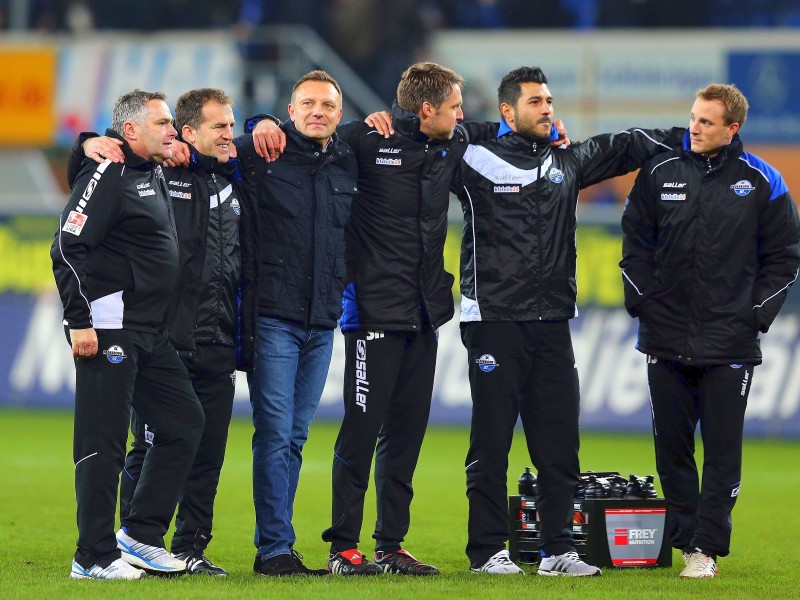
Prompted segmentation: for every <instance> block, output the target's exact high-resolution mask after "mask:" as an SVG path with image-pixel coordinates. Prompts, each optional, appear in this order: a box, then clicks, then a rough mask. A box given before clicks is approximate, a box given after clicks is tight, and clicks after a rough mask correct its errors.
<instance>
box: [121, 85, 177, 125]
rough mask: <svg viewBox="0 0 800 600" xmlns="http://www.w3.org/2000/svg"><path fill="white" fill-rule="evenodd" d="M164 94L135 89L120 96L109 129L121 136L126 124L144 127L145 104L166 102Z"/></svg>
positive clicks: (145, 116)
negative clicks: (152, 101) (156, 101)
mask: <svg viewBox="0 0 800 600" xmlns="http://www.w3.org/2000/svg"><path fill="white" fill-rule="evenodd" d="M166 99H167V96H166V94H164V92H144V91H142V90H139V89H136V90H133V91H131V92H128V93H127V94H122V96H120V97H119V98H118V99H117V101H116V103H115V104H114V110H113V111H112V112H111V129H113V130H114V131H116V132H117V133H118V134H120V135H122V129H123V126H124V125H125V123H126V122H128V121H130V122H132V123H136V124H137V125H144V120H145V118H147V103H148V102H150V101H151V100H166Z"/></svg>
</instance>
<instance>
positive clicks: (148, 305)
mask: <svg viewBox="0 0 800 600" xmlns="http://www.w3.org/2000/svg"><path fill="white" fill-rule="evenodd" d="M106 135H109V136H111V137H115V138H117V139H122V138H120V136H119V135H117V134H116V133H115V132H113V131H111V130H109V131H107V132H106ZM122 150H123V152H124V153H125V164H118V163H112V162H110V161H106V162H104V163H103V164H97V163H95V162H94V161H91V162H88V161H87V162H86V163H85V164H84V166H83V168H82V169H81V171H80V174H79V175H78V177H77V180H76V181H75V186H74V189H73V191H72V195H71V196H70V199H69V201H68V202H67V205H66V207H65V208H64V212H63V213H62V215H61V220H60V225H59V229H58V231H57V232H56V236H55V240H54V242H53V246H52V248H51V250H50V256H51V258H52V260H53V274H54V275H55V279H56V285H57V286H58V291H59V294H60V295H61V301H62V303H63V305H64V324H65V325H66V326H68V327H69V328H70V329H86V328H89V327H93V328H95V329H119V328H122V329H130V330H133V331H141V332H146V333H158V332H159V331H161V330H162V329H163V327H164V318H165V315H166V311H167V307H168V304H169V300H170V296H171V294H172V291H173V290H174V288H175V282H176V280H177V276H178V239H177V235H176V233H175V223H174V217H173V213H172V207H171V205H170V202H169V199H168V195H167V185H166V181H165V179H164V174H163V172H162V169H161V167H160V166H159V165H157V164H156V163H155V162H152V161H147V160H145V159H143V158H142V157H140V156H138V155H136V154H134V153H133V152H132V151H131V149H130V146H128V144H127V142H125V143H124V144H123V146H122Z"/></svg>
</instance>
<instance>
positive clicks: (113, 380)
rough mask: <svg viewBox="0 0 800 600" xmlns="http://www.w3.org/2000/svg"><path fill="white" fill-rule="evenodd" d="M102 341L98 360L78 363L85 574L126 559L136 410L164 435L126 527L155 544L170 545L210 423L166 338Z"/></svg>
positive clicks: (118, 334) (112, 333)
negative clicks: (123, 539)
mask: <svg viewBox="0 0 800 600" xmlns="http://www.w3.org/2000/svg"><path fill="white" fill-rule="evenodd" d="M67 337H69V332H67ZM97 339H98V342H99V349H100V350H99V352H98V353H97V355H95V356H94V358H92V359H90V360H76V361H75V374H76V386H75V433H74V441H73V458H74V461H75V494H76V498H77V504H78V512H77V520H78V549H77V551H76V553H75V560H76V561H77V562H78V564H80V565H81V566H83V567H84V568H88V567H90V566H91V565H93V564H98V565H100V566H107V565H109V564H111V563H112V562H113V561H114V560H116V559H117V558H119V557H120V552H119V550H118V549H117V540H116V537H115V531H114V529H115V528H114V521H115V516H116V507H117V490H118V488H119V476H120V472H121V471H122V468H123V464H124V462H125V445H126V442H127V439H128V427H129V425H130V422H131V407H133V408H134V409H135V410H136V411H137V412H138V413H139V414H140V415H141V416H142V418H143V419H145V420H146V421H147V422H148V423H152V424H153V427H154V428H156V429H157V430H158V431H159V433H160V435H159V439H158V440H157V441H156V443H155V444H154V445H153V447H152V448H151V450H150V452H149V453H148V455H147V460H145V462H144V464H143V466H142V473H141V477H140V480H139V485H138V486H137V488H136V493H135V494H134V495H133V497H132V498H131V500H130V510H129V511H128V514H127V515H126V516H125V517H124V518H123V519H122V526H123V527H125V528H126V529H127V532H128V534H129V535H130V536H131V537H133V538H134V539H136V540H137V541H139V542H143V543H145V544H150V545H153V546H163V545H164V538H163V536H164V533H166V531H167V529H168V527H169V524H170V521H171V520H172V514H173V512H174V511H175V505H176V504H177V502H178V498H179V497H180V494H181V489H182V488H183V483H184V481H185V479H186V476H187V474H188V473H189V467H190V466H191V464H192V460H193V459H194V455H195V452H197V445H198V443H199V441H200V434H201V433H202V430H203V423H204V418H203V411H202V409H201V408H200V404H199V402H198V401H197V397H196V396H195V394H194V391H193V390H192V386H191V384H190V382H189V377H188V376H187V373H186V367H184V366H183V363H181V361H180V359H179V358H178V354H177V352H176V351H175V348H173V346H172V344H171V343H170V342H169V339H168V337H167V335H166V333H160V334H150V333H142V332H138V331H130V330H127V329H98V330H97ZM134 389H135V390H136V393H134Z"/></svg>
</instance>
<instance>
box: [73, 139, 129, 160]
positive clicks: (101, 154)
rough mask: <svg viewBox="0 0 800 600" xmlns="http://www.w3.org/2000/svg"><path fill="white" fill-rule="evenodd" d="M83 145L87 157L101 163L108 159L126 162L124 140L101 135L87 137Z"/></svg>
mask: <svg viewBox="0 0 800 600" xmlns="http://www.w3.org/2000/svg"><path fill="white" fill-rule="evenodd" d="M81 146H82V147H83V153H84V154H85V155H86V156H87V158H91V159H92V160H95V161H97V162H99V163H104V162H105V161H107V160H110V161H111V162H115V163H124V162H125V154H123V152H122V140H118V139H116V138H112V137H108V136H105V135H101V136H99V137H91V138H89V139H87V140H86V141H85V142H83V144H81Z"/></svg>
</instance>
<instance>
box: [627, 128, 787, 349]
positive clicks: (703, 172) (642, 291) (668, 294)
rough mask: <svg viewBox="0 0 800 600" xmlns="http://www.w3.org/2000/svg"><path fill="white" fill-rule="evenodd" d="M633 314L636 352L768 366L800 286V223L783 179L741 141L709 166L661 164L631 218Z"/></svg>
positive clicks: (641, 187) (669, 158)
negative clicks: (770, 335)
mask: <svg viewBox="0 0 800 600" xmlns="http://www.w3.org/2000/svg"><path fill="white" fill-rule="evenodd" d="M622 228H623V234H624V239H623V251H622V255H623V258H622V262H621V263H620V266H621V267H622V272H623V282H624V285H625V306H626V308H627V309H628V312H629V313H630V314H631V315H632V316H634V317H637V316H638V317H639V340H638V344H637V347H638V349H639V350H640V351H642V352H644V353H646V354H652V355H654V356H658V357H662V358H667V359H670V360H676V361H679V362H683V363H686V364H702V365H720V364H722V365H724V364H732V363H750V364H759V363H760V362H761V348H760V343H759V340H758V332H759V331H762V332H766V331H767V330H768V329H769V326H770V325H771V324H772V322H773V320H774V319H775V316H776V315H777V314H778V311H779V310H780V308H781V306H782V305H783V302H784V300H785V298H786V294H787V293H788V288H789V286H790V285H792V283H793V282H794V281H795V280H796V278H797V271H798V267H799V266H800V225H798V215H797V208H796V206H795V203H794V201H793V200H792V197H791V195H790V194H789V190H788V189H787V187H786V184H785V183H784V181H783V178H782V177H781V175H780V173H778V172H777V171H776V170H775V169H774V168H773V167H771V166H770V165H768V164H767V163H765V162H764V161H763V160H761V159H759V158H758V157H757V156H754V155H752V154H749V153H746V152H744V148H743V146H742V143H741V140H740V139H739V136H738V135H737V136H735V137H734V140H733V142H732V143H731V144H729V145H727V146H724V147H723V149H722V151H721V153H720V154H719V156H718V157H716V158H715V159H712V160H708V159H706V158H704V157H702V156H700V155H698V154H694V153H693V152H691V150H690V145H689V138H688V133H687V137H686V140H685V143H684V148H682V149H677V150H674V151H672V152H668V153H665V154H661V155H659V156H656V157H655V158H653V159H652V160H651V161H650V162H649V163H647V165H646V166H645V167H643V168H642V171H641V173H640V174H639V176H638V178H637V179H636V183H635V184H634V187H633V190H632V191H631V193H630V196H629V199H628V204H627V206H626V208H625V214H624V215H623V218H622Z"/></svg>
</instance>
